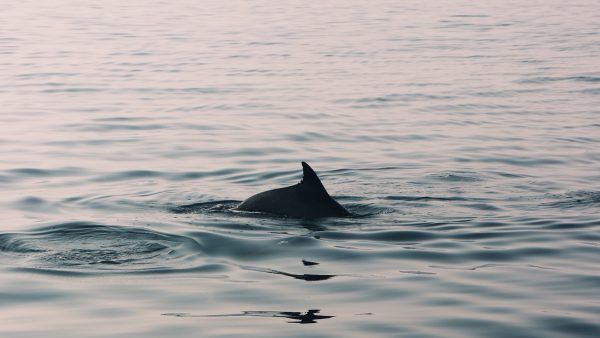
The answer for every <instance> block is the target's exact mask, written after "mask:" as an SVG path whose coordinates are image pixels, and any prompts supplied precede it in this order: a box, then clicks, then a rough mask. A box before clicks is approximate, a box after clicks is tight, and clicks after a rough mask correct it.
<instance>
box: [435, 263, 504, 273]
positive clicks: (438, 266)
mask: <svg viewBox="0 0 600 338" xmlns="http://www.w3.org/2000/svg"><path fill="white" fill-rule="evenodd" d="M500 266H502V265H500V264H491V263H490V264H480V265H475V266H470V267H460V266H443V265H430V266H429V267H430V268H433V269H443V270H464V271H476V270H481V269H486V268H495V267H500Z"/></svg>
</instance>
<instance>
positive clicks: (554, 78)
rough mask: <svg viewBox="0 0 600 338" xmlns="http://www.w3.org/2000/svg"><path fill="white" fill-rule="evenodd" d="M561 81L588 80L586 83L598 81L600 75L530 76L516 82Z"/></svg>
mask: <svg viewBox="0 0 600 338" xmlns="http://www.w3.org/2000/svg"><path fill="white" fill-rule="evenodd" d="M559 81H560V82H561V81H570V82H588V83H599V82H600V77H599V76H588V75H581V76H538V77H531V78H526V79H523V80H519V81H518V83H521V84H541V83H548V82H559Z"/></svg>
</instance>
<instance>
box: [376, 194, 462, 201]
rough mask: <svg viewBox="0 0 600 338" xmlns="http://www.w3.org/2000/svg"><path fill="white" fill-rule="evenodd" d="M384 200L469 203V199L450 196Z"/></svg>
mask: <svg viewBox="0 0 600 338" xmlns="http://www.w3.org/2000/svg"><path fill="white" fill-rule="evenodd" d="M384 199H386V200H391V201H407V202H417V201H424V202H428V201H433V202H451V201H470V200H471V199H469V198H466V197H460V196H450V197H435V196H402V195H398V196H394V195H392V196H386V197H384Z"/></svg>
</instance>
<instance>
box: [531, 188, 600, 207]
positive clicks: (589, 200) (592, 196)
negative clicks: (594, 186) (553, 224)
mask: <svg viewBox="0 0 600 338" xmlns="http://www.w3.org/2000/svg"><path fill="white" fill-rule="evenodd" d="M553 197H554V198H555V199H559V201H556V202H546V203H542V206H544V207H550V208H559V209H571V208H594V207H598V206H600V191H593V190H580V191H574V192H570V193H567V194H564V195H557V196H553Z"/></svg>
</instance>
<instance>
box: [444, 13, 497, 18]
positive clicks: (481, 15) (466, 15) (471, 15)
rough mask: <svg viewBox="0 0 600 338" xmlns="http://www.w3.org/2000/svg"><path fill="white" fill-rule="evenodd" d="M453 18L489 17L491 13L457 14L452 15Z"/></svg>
mask: <svg viewBox="0 0 600 338" xmlns="http://www.w3.org/2000/svg"><path fill="white" fill-rule="evenodd" d="M450 17H451V18H489V15H485V14H455V15H450Z"/></svg>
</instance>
